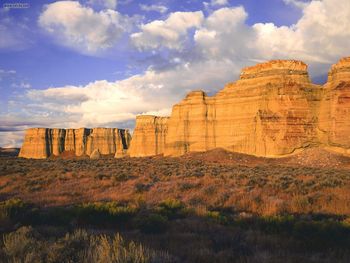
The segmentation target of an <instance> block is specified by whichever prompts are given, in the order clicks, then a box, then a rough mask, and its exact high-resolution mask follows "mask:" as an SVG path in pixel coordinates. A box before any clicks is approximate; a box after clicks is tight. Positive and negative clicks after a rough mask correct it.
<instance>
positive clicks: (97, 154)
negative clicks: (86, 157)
mask: <svg viewBox="0 0 350 263" xmlns="http://www.w3.org/2000/svg"><path fill="white" fill-rule="evenodd" d="M100 158H101V153H100V151H99V150H98V149H95V150H94V151H93V152H92V153H91V154H90V159H92V160H97V159H100Z"/></svg>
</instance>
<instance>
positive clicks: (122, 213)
mask: <svg viewBox="0 0 350 263" xmlns="http://www.w3.org/2000/svg"><path fill="white" fill-rule="evenodd" d="M136 210H137V209H136V208H134V207H130V206H127V205H121V204H119V203H117V202H105V203H103V202H97V203H87V204H83V205H80V206H78V207H76V208H75V212H76V214H77V217H78V221H79V222H81V223H87V224H94V225H101V224H107V225H108V224H116V223H121V222H124V223H125V222H127V221H128V220H129V219H130V218H131V217H133V216H134V215H135V214H136V212H137V211H136Z"/></svg>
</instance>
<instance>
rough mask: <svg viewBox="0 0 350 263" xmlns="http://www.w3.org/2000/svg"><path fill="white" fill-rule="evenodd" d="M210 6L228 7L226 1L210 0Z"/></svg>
mask: <svg viewBox="0 0 350 263" xmlns="http://www.w3.org/2000/svg"><path fill="white" fill-rule="evenodd" d="M210 4H211V5H212V6H223V5H228V0H211V1H210Z"/></svg>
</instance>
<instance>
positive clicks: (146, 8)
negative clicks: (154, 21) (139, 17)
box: [140, 4, 168, 14]
mask: <svg viewBox="0 0 350 263" xmlns="http://www.w3.org/2000/svg"><path fill="white" fill-rule="evenodd" d="M140 9H141V10H143V11H147V12H150V11H155V12H158V13H161V14H164V13H166V12H168V8H167V7H166V6H164V5H144V4H140Z"/></svg>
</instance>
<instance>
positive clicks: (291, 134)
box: [19, 58, 350, 158]
mask: <svg viewBox="0 0 350 263" xmlns="http://www.w3.org/2000/svg"><path fill="white" fill-rule="evenodd" d="M130 140H131V136H130V134H129V133H128V131H127V130H119V129H106V128H95V129H85V128H81V129H67V130H64V129H44V128H35V129H29V130H28V131H27V133H26V137H25V141H24V143H23V147H22V149H21V151H20V154H19V156H20V157H27V158H47V157H49V156H51V155H59V154H61V153H62V152H64V151H69V152H74V153H75V155H77V156H81V155H90V154H91V153H93V152H94V151H95V150H98V152H100V154H102V155H109V154H114V156H115V157H116V158H118V157H123V156H125V155H127V154H128V155H130V156H132V157H142V156H152V155H159V154H164V155H165V156H178V155H183V154H185V153H188V152H204V151H208V150H211V149H215V148H223V149H225V150H227V151H230V152H239V153H245V154H250V155H256V156H263V157H281V156H286V155H289V154H292V153H296V152H298V151H302V150H304V149H306V148H310V147H314V146H317V147H322V148H325V149H330V150H333V151H336V152H340V153H342V154H349V155H350V58H344V59H341V60H340V61H339V62H338V63H337V64H335V65H333V66H332V68H331V70H330V72H329V75H328V81H327V83H326V84H325V85H324V86H320V85H315V84H312V83H311V82H310V80H309V75H308V71H307V65H306V64H304V63H303V62H301V61H294V60H274V61H270V62H266V63H261V64H258V65H256V66H253V67H247V68H244V69H243V70H242V73H241V75H240V78H239V80H237V81H236V82H234V83H229V84H227V85H226V86H225V87H224V89H222V90H221V91H220V92H218V93H217V94H216V95H215V96H213V97H208V96H207V95H206V94H205V93H204V92H203V91H192V92H190V93H189V94H188V95H187V96H186V98H185V99H184V100H182V101H181V102H180V103H178V104H176V105H174V106H173V109H172V113H171V116H170V117H157V116H149V115H141V116H138V117H137V118H136V127H135V130H134V134H133V139H132V141H131V145H130V147H129V144H130ZM128 148H129V149H128ZM127 149H128V150H127Z"/></svg>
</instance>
